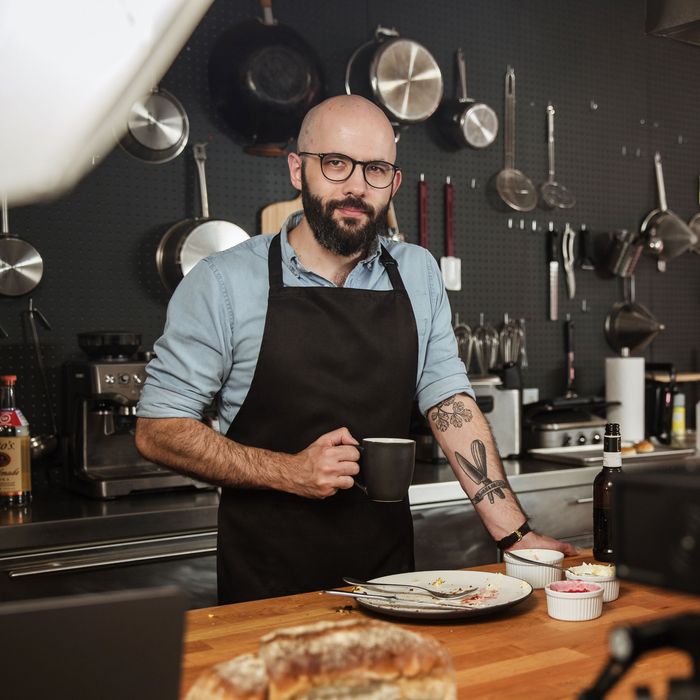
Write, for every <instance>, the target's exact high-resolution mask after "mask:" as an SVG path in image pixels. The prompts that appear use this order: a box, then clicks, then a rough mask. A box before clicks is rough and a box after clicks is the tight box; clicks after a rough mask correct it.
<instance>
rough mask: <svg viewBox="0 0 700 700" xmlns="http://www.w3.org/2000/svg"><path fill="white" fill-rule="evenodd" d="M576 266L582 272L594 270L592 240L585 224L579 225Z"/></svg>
mask: <svg viewBox="0 0 700 700" xmlns="http://www.w3.org/2000/svg"><path fill="white" fill-rule="evenodd" d="M578 244H579V245H578V264H579V267H580V268H581V269H582V270H588V271H593V270H595V259H594V250H593V240H592V238H591V232H590V231H589V230H588V228H587V226H586V224H581V227H580V228H579V231H578Z"/></svg>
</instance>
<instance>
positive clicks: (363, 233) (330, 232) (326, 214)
mask: <svg viewBox="0 0 700 700" xmlns="http://www.w3.org/2000/svg"><path fill="white" fill-rule="evenodd" d="M301 201H302V204H303V206H304V216H306V220H307V221H308V222H309V226H310V227H311V230H312V231H313V234H314V237H315V238H316V240H317V241H318V242H319V243H320V244H321V245H322V246H323V247H324V248H326V249H328V250H330V251H331V252H332V253H336V254H337V255H342V256H344V257H349V256H351V255H355V254H356V253H359V252H362V253H364V254H365V255H367V253H369V251H370V249H371V247H372V245H373V244H374V242H375V241H376V240H377V236H381V235H386V232H387V212H388V211H389V204H390V201H389V202H387V204H386V205H385V206H384V207H382V209H380V210H379V212H377V213H376V214H375V210H374V208H373V207H371V206H370V205H369V204H367V203H366V202H365V201H364V200H362V199H360V198H359V197H353V196H348V197H345V199H333V200H331V201H329V202H328V203H327V204H326V205H325V206H324V204H323V202H322V201H321V198H320V197H317V196H316V195H313V194H311V192H310V191H309V187H308V185H307V182H306V177H305V176H304V172H303V170H302V175H301ZM343 207H348V208H351V209H359V210H360V211H363V212H365V213H366V214H367V222H366V223H365V224H362V225H360V223H359V222H358V220H357V219H350V218H344V219H341V220H340V221H336V220H335V219H334V218H333V212H334V211H335V210H336V209H339V208H343Z"/></svg>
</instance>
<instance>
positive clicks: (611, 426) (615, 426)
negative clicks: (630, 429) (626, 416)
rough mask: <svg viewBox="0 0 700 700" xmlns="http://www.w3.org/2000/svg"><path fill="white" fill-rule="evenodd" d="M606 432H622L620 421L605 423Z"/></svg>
mask: <svg viewBox="0 0 700 700" xmlns="http://www.w3.org/2000/svg"><path fill="white" fill-rule="evenodd" d="M605 434H606V435H612V436H617V435H619V434H620V424H619V423H606V424H605Z"/></svg>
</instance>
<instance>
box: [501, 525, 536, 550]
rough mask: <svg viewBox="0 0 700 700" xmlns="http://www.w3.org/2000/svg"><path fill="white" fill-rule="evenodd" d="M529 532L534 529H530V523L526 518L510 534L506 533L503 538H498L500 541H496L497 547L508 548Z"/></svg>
mask: <svg viewBox="0 0 700 700" xmlns="http://www.w3.org/2000/svg"><path fill="white" fill-rule="evenodd" d="M528 532H532V530H531V529H530V524H529V523H528V522H527V520H526V521H525V522H524V523H523V524H522V525H521V526H520V527H519V528H518V529H517V530H515V531H514V532H511V533H510V535H506V536H505V537H504V538H503V539H502V540H498V542H496V547H498V548H499V549H500V550H504V549H508V547H512V546H513V545H514V544H515V543H516V542H520V540H522V538H523V537H525V535H527V533H528Z"/></svg>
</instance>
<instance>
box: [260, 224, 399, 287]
mask: <svg viewBox="0 0 700 700" xmlns="http://www.w3.org/2000/svg"><path fill="white" fill-rule="evenodd" d="M380 247H381V253H380V255H379V259H380V261H381V263H382V265H384V269H385V270H386V272H387V274H388V275H389V281H390V282H391V286H392V287H393V288H394V290H396V291H397V292H398V291H400V292H403V291H405V287H404V284H403V280H402V279H401V275H400V274H399V270H398V265H397V263H396V260H394V258H392V257H391V255H390V254H389V251H388V250H387V249H386V248H385V247H384V246H383V245H381V244H380ZM267 268H268V273H269V280H270V289H282V287H284V284H283V282H282V243H281V238H280V234H279V233H278V234H277V235H276V236H274V238H273V239H272V241H271V242H270V251H269V253H268V259H267Z"/></svg>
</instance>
